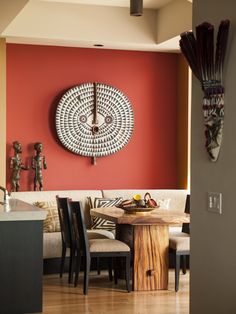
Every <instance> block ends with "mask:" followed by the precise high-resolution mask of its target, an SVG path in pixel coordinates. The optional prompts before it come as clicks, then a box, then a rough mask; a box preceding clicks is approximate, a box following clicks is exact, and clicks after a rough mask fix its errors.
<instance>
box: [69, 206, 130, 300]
mask: <svg viewBox="0 0 236 314" xmlns="http://www.w3.org/2000/svg"><path fill="white" fill-rule="evenodd" d="M68 207H69V208H70V211H71V218H72V229H73V232H74V235H75V244H76V252H77V255H76V265H75V279H74V286H75V287H76V286H77V283H78V276H79V271H80V261H81V257H83V258H84V283H83V293H84V294H85V295H86V294H87V293H88V285H89V272H90V265H91V259H92V258H97V257H99V258H103V257H105V258H108V259H110V264H111V259H112V258H114V259H116V258H120V257H123V258H125V261H126V262H125V265H126V267H125V268H126V271H125V275H126V289H127V291H128V292H130V248H129V246H128V245H127V244H125V243H124V242H121V241H119V240H114V239H90V240H89V239H88V236H87V232H86V226H85V223H84V214H83V210H82V207H81V203H80V202H72V201H68ZM114 261H115V260H114ZM115 264H116V262H115ZM114 275H115V282H117V272H116V269H115V273H114Z"/></svg>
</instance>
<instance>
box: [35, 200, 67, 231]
mask: <svg viewBox="0 0 236 314" xmlns="http://www.w3.org/2000/svg"><path fill="white" fill-rule="evenodd" d="M33 205H34V206H37V207H39V208H41V209H44V210H46V211H47V212H48V213H47V217H46V219H45V220H44V221H43V232H59V231H61V228H60V221H59V216H58V210H57V203H56V202H35V203H34V204H33Z"/></svg>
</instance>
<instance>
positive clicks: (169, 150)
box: [6, 44, 177, 191]
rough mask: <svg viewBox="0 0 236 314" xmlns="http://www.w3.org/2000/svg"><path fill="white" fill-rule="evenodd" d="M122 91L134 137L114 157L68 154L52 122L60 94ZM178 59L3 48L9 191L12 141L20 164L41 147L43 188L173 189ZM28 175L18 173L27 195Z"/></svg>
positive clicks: (47, 48) (151, 54)
mask: <svg viewBox="0 0 236 314" xmlns="http://www.w3.org/2000/svg"><path fill="white" fill-rule="evenodd" d="M94 81H95V82H103V83H106V84H109V85H112V86H114V87H117V88H118V89H120V90H121V91H122V92H123V93H124V94H125V95H126V96H127V97H128V98H129V99H130V101H131V103H132V106H133V110H134V122H135V127H134V133H133V136H132V138H131V140H130V142H129V143H128V144H127V145H126V146H125V147H124V148H123V149H122V150H120V151H119V152H118V153H116V154H114V155H110V156H108V157H102V158H98V160H97V165H96V166H93V165H91V160H90V158H87V157H82V156H79V155H75V154H72V153H71V152H69V151H67V150H65V149H64V148H63V147H62V146H61V144H60V143H59V141H58V139H57V136H56V131H55V123H54V115H55V110H56V107H57V104H58V101H59V99H60V97H61V96H62V94H63V93H64V92H65V91H66V90H67V89H69V88H70V87H72V86H74V85H76V84H81V83H84V82H94ZM176 95H177V55H176V54H168V53H156V52H136V51H119V50H105V49H101V50H100V49H83V48H67V47H53V46H37V45H35V46H34V45H17V44H8V45H7V161H6V164H7V186H8V188H9V184H10V171H9V157H10V156H12V155H13V149H12V142H13V141H14V140H18V141H20V142H21V143H22V147H23V153H22V160H23V162H26V163H29V161H30V158H31V157H32V156H33V155H34V149H33V144H34V143H35V142H38V141H41V142H42V143H43V144H44V154H45V156H46V160H47V164H48V169H47V170H44V171H43V176H44V189H45V190H54V189H113V188H117V189H120V188H125V189H126V188H127V189H128V188H144V189H148V188H176V187H177V161H176V159H177V144H176V132H177V115H176V113H177V97H176ZM32 183H33V171H32V170H29V171H22V173H21V189H20V190H22V191H24V190H32V189H33V184H32Z"/></svg>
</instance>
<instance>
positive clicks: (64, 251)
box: [60, 245, 66, 277]
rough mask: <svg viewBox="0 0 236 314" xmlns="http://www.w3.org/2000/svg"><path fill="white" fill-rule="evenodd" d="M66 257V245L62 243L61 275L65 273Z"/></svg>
mask: <svg viewBox="0 0 236 314" xmlns="http://www.w3.org/2000/svg"><path fill="white" fill-rule="evenodd" d="M65 258H66V246H65V245H62V253H61V265H60V277H62V275H63V273H64V265H65Z"/></svg>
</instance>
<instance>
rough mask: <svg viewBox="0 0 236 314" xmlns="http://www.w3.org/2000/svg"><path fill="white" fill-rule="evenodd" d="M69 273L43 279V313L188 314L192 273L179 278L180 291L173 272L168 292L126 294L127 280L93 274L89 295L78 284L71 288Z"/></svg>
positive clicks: (80, 283) (170, 276) (105, 274)
mask: <svg viewBox="0 0 236 314" xmlns="http://www.w3.org/2000/svg"><path fill="white" fill-rule="evenodd" d="M67 278H68V277H67V274H65V275H64V276H63V278H62V279H60V278H59V275H47V276H44V280H43V281H44V282H43V313H44V314H75V313H76V314H78V313H81V314H82V313H83V314H86V313H94V314H95V313H96V314H109V313H114V314H156V313H158V314H189V272H187V274H186V275H182V274H181V275H180V290H179V292H178V293H176V292H175V291H174V271H173V270H170V271H169V290H159V291H144V292H142V291H137V292H133V291H132V292H131V293H127V291H126V290H125V281H124V280H120V281H119V283H118V285H115V284H114V283H113V282H109V280H108V275H107V272H102V273H101V275H100V276H98V275H97V274H96V272H91V275H90V283H89V293H88V295H87V296H84V295H83V291H82V276H81V277H80V281H79V285H78V286H77V287H76V288H74V286H73V285H68V283H67Z"/></svg>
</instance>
